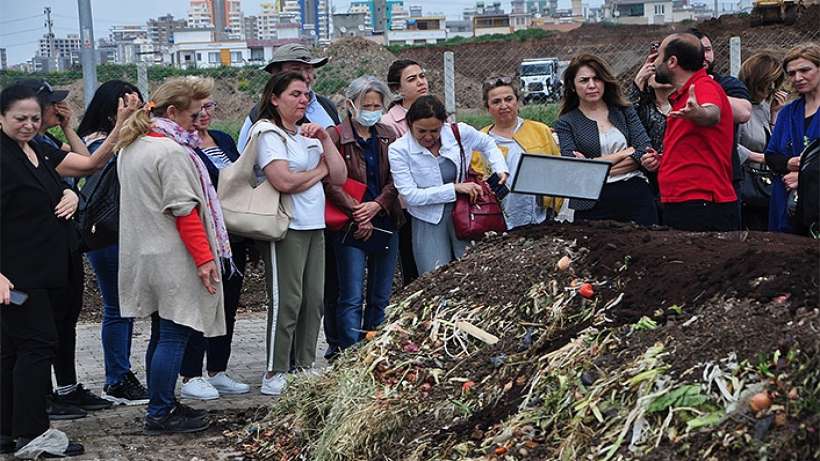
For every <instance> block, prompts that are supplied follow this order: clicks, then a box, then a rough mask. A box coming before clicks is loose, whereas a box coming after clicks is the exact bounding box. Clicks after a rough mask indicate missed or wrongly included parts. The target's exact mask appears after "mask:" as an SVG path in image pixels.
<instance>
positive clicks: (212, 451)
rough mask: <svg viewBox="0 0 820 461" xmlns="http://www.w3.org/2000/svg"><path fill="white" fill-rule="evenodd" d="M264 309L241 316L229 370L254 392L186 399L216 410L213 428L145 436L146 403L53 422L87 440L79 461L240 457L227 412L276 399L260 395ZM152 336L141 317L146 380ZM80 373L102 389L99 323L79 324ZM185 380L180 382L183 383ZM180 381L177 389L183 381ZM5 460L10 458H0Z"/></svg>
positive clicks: (140, 358)
mask: <svg viewBox="0 0 820 461" xmlns="http://www.w3.org/2000/svg"><path fill="white" fill-rule="evenodd" d="M265 315H266V314H265V313H264V312H254V313H247V314H242V315H240V318H238V319H237V322H236V328H235V334H234V340H233V345H232V352H231V360H230V362H229V364H228V367H229V369H228V372H229V373H230V374H231V375H232V376H233V377H235V378H237V379H239V380H241V381H243V382H245V383H248V384H250V385H251V392H250V393H249V394H245V395H240V396H232V397H222V398H220V399H217V400H211V401H208V402H200V401H185V403H186V404H188V405H191V406H193V407H195V408H203V409H208V410H209V411H210V412H211V420H212V428H210V429H209V430H208V431H205V432H202V433H198V434H180V435H173V436H159V437H146V436H144V435H143V434H142V417H143V415H144V413H145V407H144V406H137V407H122V406H120V407H115V408H113V409H111V410H103V411H98V412H93V413H90V414H89V416H88V417H86V418H83V419H78V420H74V421H58V422H54V423H53V426H54V427H56V428H58V429H60V430H62V431H65V432H66V433H67V434H68V435H69V437H70V438H71V439H72V440H77V441H79V442H81V443H83V444H84V445H85V447H86V454H85V455H84V456H81V457H77V458H71V459H76V460H117V461H119V460H128V461H141V460H162V461H168V460H223V459H224V460H228V459H241V456H240V453H238V452H236V451H235V450H232V449H230V448H226V447H225V441H224V438H223V437H222V434H221V430H222V429H223V428H224V427H225V418H228V417H229V416H228V415H226V413H227V412H236V411H241V410H243V409H256V408H258V407H262V406H266V405H268V404H270V403H271V402H272V400H273V398H272V397H269V396H264V395H262V394H260V393H259V388H260V385H261V379H262V373H263V371H264V367H265ZM319 336H320V342H319V345H318V351H317V356H318V357H319V360H318V362H317V365H319V366H322V365H326V363H325V362H324V360H323V359H321V357H322V355H323V354H324V351H325V349H326V348H327V345H326V344H325V343H324V333H320V335H319ZM149 337H150V322H148V321H144V320H143V321H137V322H136V324H135V328H134V337H133V345H132V347H133V349H132V355H131V364H132V369H133V371H134V372H135V373H136V374H137V376H138V377H139V379H140V381H142V382H143V383H144V382H145V349H146V346H147V345H148V339H149ZM77 361H78V365H77V375H78V379H79V381H80V382H81V383H83V384H84V385H85V387H86V388H88V389H91V390H92V391H93V392H95V393H97V394H100V393H102V387H103V384H104V383H105V375H104V370H103V357H102V345H101V344H100V325H99V324H81V325H79V326H78V327H77ZM180 382H181V381H180ZM180 382H178V383H177V392H179V384H180ZM0 459H5V458H3V457H0Z"/></svg>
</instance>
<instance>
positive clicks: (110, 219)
mask: <svg viewBox="0 0 820 461" xmlns="http://www.w3.org/2000/svg"><path fill="white" fill-rule="evenodd" d="M87 190H90V193H89V194H87V195H86V197H87V198H86V200H85V205H84V206H83V207H81V208H80V213H79V222H80V234H81V236H82V239H83V243H84V244H85V247H86V248H87V249H89V250H99V249H100V248H105V247H107V246H111V245H114V244H116V243H117V242H118V241H119V231H120V181H119V178H118V177H117V161H116V160H111V161H110V162H108V165H106V166H105V168H104V169H103V170H102V171H100V172H99V173H96V174H95V175H93V176H91V177H90V178H88V180H87V181H86V184H85V186H84V187H83V191H87Z"/></svg>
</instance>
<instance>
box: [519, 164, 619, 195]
mask: <svg viewBox="0 0 820 461" xmlns="http://www.w3.org/2000/svg"><path fill="white" fill-rule="evenodd" d="M611 166H612V164H611V163H609V162H605V161H602V160H589V159H581V158H571V157H556V156H552V155H533V154H523V155H522V156H521V160H520V163H519V165H518V171H516V174H515V177H514V178H513V180H512V187H511V190H512V192H515V193H518V194H533V195H549V196H553V197H567V198H580V199H588V200H598V197H600V195H601V189H603V187H604V183H605V182H606V178H607V176H608V175H609V168H610V167H611Z"/></svg>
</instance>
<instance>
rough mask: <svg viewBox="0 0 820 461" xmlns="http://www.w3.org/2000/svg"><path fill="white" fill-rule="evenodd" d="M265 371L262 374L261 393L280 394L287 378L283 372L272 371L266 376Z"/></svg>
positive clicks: (283, 389) (284, 387) (286, 385)
mask: <svg viewBox="0 0 820 461" xmlns="http://www.w3.org/2000/svg"><path fill="white" fill-rule="evenodd" d="M266 375H267V373H266V374H265V375H262V393H263V394H265V395H280V394H281V393H282V392H285V389H286V388H287V387H288V380H287V378H285V374H284V373H274V375H273V376H271V377H270V378H268V377H267V376H266Z"/></svg>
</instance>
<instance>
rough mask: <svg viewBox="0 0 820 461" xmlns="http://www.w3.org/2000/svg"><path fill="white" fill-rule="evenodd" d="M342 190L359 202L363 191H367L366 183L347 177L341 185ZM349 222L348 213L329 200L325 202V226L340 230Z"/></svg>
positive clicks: (362, 196)
mask: <svg viewBox="0 0 820 461" xmlns="http://www.w3.org/2000/svg"><path fill="white" fill-rule="evenodd" d="M342 190H344V191H345V193H347V195H349V196H351V197H353V198H354V199H356V200H357V201H359V202H361V201H362V199H364V194H365V192H367V184H364V183H362V182H361V181H356V180H355V179H350V178H347V181H345V183H344V185H343V186H342ZM349 222H350V215H348V214H347V213H345V212H344V211H342V210H341V209H339V207H337V206H336V204H334V203H333V202H331V201H330V200H328V201H326V202H325V226H327V228H328V229H329V230H332V231H340V230H342V229H344V228H345V226H346V225H347V224H348V223H349Z"/></svg>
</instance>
